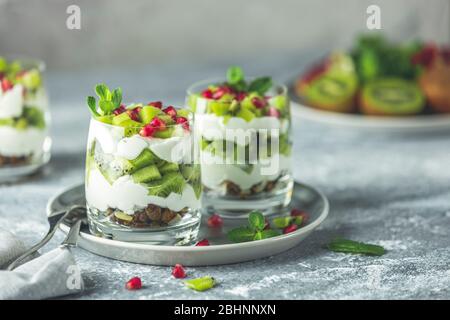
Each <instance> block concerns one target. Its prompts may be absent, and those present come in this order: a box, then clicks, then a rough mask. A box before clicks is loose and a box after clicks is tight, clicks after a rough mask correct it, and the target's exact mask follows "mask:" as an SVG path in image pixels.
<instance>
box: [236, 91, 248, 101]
mask: <svg viewBox="0 0 450 320" xmlns="http://www.w3.org/2000/svg"><path fill="white" fill-rule="evenodd" d="M246 96H247V94H246V93H245V92H239V93H238V94H237V96H236V99H237V101H242V100H244V99H245V97H246Z"/></svg>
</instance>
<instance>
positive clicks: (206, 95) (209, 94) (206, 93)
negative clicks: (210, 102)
mask: <svg viewBox="0 0 450 320" xmlns="http://www.w3.org/2000/svg"><path fill="white" fill-rule="evenodd" d="M202 97H203V98H206V99H212V97H213V93H212V91H211V90H209V89H206V90H204V91H203V92H202Z"/></svg>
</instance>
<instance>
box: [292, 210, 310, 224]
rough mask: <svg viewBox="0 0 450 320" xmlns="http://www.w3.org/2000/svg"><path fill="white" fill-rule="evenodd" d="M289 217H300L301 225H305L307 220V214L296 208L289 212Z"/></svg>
mask: <svg viewBox="0 0 450 320" xmlns="http://www.w3.org/2000/svg"><path fill="white" fill-rule="evenodd" d="M291 216H292V217H302V219H303V220H302V224H304V223H306V222H307V221H308V220H309V214H308V213H307V212H305V211H303V210H300V209H296V208H294V209H292V210H291Z"/></svg>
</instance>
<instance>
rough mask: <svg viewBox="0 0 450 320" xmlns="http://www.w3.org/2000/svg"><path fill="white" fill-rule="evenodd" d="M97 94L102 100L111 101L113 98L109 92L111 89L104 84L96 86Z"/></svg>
mask: <svg viewBox="0 0 450 320" xmlns="http://www.w3.org/2000/svg"><path fill="white" fill-rule="evenodd" d="M95 92H96V93H97V95H98V96H99V98H100V99H102V100H110V98H111V92H110V91H109V88H108V87H107V86H106V85H105V84H103V83H101V84H98V85H96V86H95Z"/></svg>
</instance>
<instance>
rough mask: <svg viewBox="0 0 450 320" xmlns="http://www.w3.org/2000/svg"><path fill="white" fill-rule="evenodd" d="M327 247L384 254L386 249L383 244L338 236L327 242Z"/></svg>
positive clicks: (358, 252)
mask: <svg viewBox="0 0 450 320" xmlns="http://www.w3.org/2000/svg"><path fill="white" fill-rule="evenodd" d="M327 248H328V249H329V250H331V251H334V252H343V253H352V254H364V255H369V256H382V255H384V254H385V253H386V250H385V249H384V248H383V247H382V246H378V245H375V244H368V243H363V242H357V241H353V240H348V239H342V238H337V239H334V240H333V241H331V242H330V243H329V244H327Z"/></svg>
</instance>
